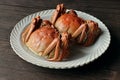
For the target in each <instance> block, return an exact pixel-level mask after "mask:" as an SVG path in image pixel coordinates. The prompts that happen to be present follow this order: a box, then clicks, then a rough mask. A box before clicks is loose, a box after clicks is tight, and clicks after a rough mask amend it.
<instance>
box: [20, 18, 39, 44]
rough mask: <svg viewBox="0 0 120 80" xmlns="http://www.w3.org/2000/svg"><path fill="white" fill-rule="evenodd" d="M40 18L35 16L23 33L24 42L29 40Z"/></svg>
mask: <svg viewBox="0 0 120 80" xmlns="http://www.w3.org/2000/svg"><path fill="white" fill-rule="evenodd" d="M39 20H40V17H37V18H34V19H33V20H32V22H31V23H30V25H29V26H28V27H27V29H26V30H25V31H24V32H23V33H22V40H23V42H25V43H26V42H27V41H28V39H29V37H30V35H31V33H32V31H33V30H34V28H35V27H36V24H37V22H38V21H39Z"/></svg>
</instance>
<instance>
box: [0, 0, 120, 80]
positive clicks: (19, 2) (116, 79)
mask: <svg viewBox="0 0 120 80" xmlns="http://www.w3.org/2000/svg"><path fill="white" fill-rule="evenodd" d="M58 3H64V4H65V6H66V7H67V8H69V9H71V8H72V9H76V10H81V11H83V12H86V13H89V14H91V15H93V16H96V17H97V18H99V19H100V20H102V21H103V22H104V23H105V24H106V26H107V27H108V29H109V30H110V33H111V36H112V37H111V38H112V40H111V44H110V47H109V48H108V50H107V51H106V52H105V54H103V55H102V56H101V57H100V58H98V59H97V60H95V61H94V62H92V63H90V64H88V65H85V66H83V67H78V68H75V69H66V70H54V69H47V68H42V67H38V66H35V65H32V64H30V63H28V62H26V61H24V60H22V59H21V58H19V57H18V56H17V55H16V54H15V52H14V51H13V50H12V48H11V46H10V44H9V37H10V33H11V31H12V29H13V27H14V26H15V24H16V23H17V22H18V21H19V20H21V19H22V18H23V17H25V16H27V15H30V14H32V13H35V12H38V11H41V10H46V9H51V8H52V9H53V8H55V7H56V5H57V4H58ZM119 19H120V1H118V0H0V80H120V20H119Z"/></svg>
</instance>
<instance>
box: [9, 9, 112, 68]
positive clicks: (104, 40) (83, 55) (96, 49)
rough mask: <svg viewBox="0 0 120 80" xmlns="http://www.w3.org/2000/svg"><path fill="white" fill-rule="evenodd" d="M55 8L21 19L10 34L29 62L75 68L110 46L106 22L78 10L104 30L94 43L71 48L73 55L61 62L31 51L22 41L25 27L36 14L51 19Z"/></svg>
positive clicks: (15, 47) (15, 48)
mask: <svg viewBox="0 0 120 80" xmlns="http://www.w3.org/2000/svg"><path fill="white" fill-rule="evenodd" d="M53 11H54V10H53V9H51V10H44V11H40V12H37V13H34V14H31V15H29V16H27V17H25V18H23V19H22V20H21V21H19V22H18V23H17V24H16V25H15V27H14V28H13V30H12V32H11V36H10V44H11V47H12V48H13V50H14V51H15V53H16V54H17V55H18V56H19V57H21V58H22V59H24V60H25V61H27V62H30V63H32V64H35V65H38V66H41V67H47V68H55V69H65V68H73V67H78V66H83V65H84V64H87V63H89V62H91V61H93V60H95V59H96V58H98V57H99V56H101V55H102V54H103V53H104V52H105V51H106V50H107V48H108V46H109V44H110V40H111V38H110V33H109V30H108V29H107V27H106V26H105V24H103V23H102V21H100V20H99V19H97V18H96V17H93V16H92V15H89V14H87V13H84V12H81V11H76V12H77V14H78V16H81V17H82V18H83V19H89V20H93V21H95V22H97V23H98V25H99V27H100V28H101V30H102V34H101V35H100V37H99V38H98V39H97V41H96V42H95V44H94V45H92V46H90V47H78V46H75V47H74V48H73V49H72V50H71V54H72V55H71V56H70V58H69V59H68V60H67V61H61V62H49V61H47V60H45V59H43V58H42V57H40V56H38V55H36V54H34V53H33V52H31V51H30V50H29V49H28V48H27V47H26V46H25V45H24V44H22V42H21V33H22V31H23V30H24V28H25V27H26V26H27V25H28V24H29V23H30V22H31V19H32V18H34V17H36V16H38V15H39V16H41V18H42V19H50V16H51V15H52V13H53Z"/></svg>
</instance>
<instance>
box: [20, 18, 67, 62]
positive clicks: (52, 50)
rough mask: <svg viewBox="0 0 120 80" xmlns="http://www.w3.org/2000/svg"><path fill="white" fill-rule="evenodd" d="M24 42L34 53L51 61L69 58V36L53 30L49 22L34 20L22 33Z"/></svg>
mask: <svg viewBox="0 0 120 80" xmlns="http://www.w3.org/2000/svg"><path fill="white" fill-rule="evenodd" d="M22 41H23V42H24V43H25V44H26V45H27V47H28V48H30V49H31V50H32V51H33V52H35V53H37V54H39V55H41V56H43V57H45V58H46V59H48V60H50V61H60V60H62V59H63V58H65V57H66V56H67V54H68V53H69V51H68V35H67V34H66V33H62V34H61V35H60V34H59V32H58V31H57V30H56V29H55V28H53V26H52V24H51V23H50V21H48V20H42V19H40V16H38V17H36V18H34V19H33V20H32V21H31V23H30V25H29V26H28V27H27V28H26V29H25V30H24V32H23V33H22Z"/></svg>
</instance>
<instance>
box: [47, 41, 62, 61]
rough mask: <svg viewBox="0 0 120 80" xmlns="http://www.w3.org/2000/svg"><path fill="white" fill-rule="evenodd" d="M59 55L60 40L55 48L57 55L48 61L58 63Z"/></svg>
mask: <svg viewBox="0 0 120 80" xmlns="http://www.w3.org/2000/svg"><path fill="white" fill-rule="evenodd" d="M59 53H60V40H58V42H57V45H56V47H55V53H54V56H53V58H50V59H48V60H50V61H57V58H58V56H59Z"/></svg>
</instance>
